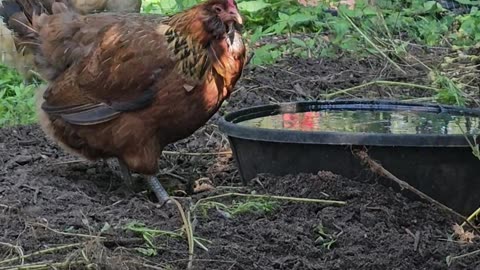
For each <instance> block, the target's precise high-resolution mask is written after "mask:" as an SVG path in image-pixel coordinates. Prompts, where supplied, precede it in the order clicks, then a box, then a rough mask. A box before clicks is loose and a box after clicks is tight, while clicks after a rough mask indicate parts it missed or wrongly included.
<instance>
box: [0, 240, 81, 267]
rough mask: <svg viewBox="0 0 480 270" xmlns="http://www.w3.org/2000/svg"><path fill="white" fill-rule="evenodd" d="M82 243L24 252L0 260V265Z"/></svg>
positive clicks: (77, 244)
mask: <svg viewBox="0 0 480 270" xmlns="http://www.w3.org/2000/svg"><path fill="white" fill-rule="evenodd" d="M83 244H84V243H75V244H68V245H63V246H58V247H53V248H47V249H43V250H39V251H36V252H33V253H30V254H26V255H23V256H17V257H14V258H10V259H6V260H3V261H0V265H2V264H6V263H10V262H14V261H18V260H22V259H26V258H29V257H33V256H36V255H42V254H46V253H52V252H55V251H59V250H63V249H69V248H73V247H78V246H81V245H83Z"/></svg>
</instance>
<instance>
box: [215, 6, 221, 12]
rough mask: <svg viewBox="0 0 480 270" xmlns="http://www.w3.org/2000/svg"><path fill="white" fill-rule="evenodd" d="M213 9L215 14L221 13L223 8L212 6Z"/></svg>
mask: <svg viewBox="0 0 480 270" xmlns="http://www.w3.org/2000/svg"><path fill="white" fill-rule="evenodd" d="M213 9H214V10H215V12H217V13H220V12H222V11H223V8H221V7H220V6H214V7H213Z"/></svg>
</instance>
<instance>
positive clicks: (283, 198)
mask: <svg viewBox="0 0 480 270" xmlns="http://www.w3.org/2000/svg"><path fill="white" fill-rule="evenodd" d="M232 196H233V197H235V196H236V197H247V198H264V199H275V200H284V201H294V202H305V203H320V204H334V205H345V204H347V202H345V201H334V200H322V199H309V198H296V197H286V196H276V195H260V194H244V193H237V192H231V193H225V194H220V195H215V196H211V197H207V198H203V199H200V200H198V201H197V202H196V203H195V205H194V207H193V211H195V209H196V208H197V207H198V205H199V204H200V203H201V202H204V201H210V200H214V199H219V198H224V197H232Z"/></svg>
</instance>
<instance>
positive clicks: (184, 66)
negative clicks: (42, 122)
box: [42, 15, 211, 125]
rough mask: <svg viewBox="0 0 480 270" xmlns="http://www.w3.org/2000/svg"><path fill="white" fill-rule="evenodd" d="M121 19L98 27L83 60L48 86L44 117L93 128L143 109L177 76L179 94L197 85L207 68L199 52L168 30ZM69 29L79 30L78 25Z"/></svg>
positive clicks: (204, 56) (204, 53)
mask: <svg viewBox="0 0 480 270" xmlns="http://www.w3.org/2000/svg"><path fill="white" fill-rule="evenodd" d="M104 16H105V15H104ZM107 16H108V15H107ZM123 18H124V19H118V20H117V21H116V22H115V23H113V24H110V25H108V26H106V27H104V29H103V30H102V31H101V32H99V34H98V36H97V38H96V39H95V41H94V43H93V44H92V45H91V49H90V50H89V53H88V55H87V56H86V57H85V58H84V59H82V60H81V61H79V62H76V63H75V64H74V65H72V66H70V67H69V68H68V69H66V70H65V71H64V72H63V73H62V74H61V75H60V76H58V77H57V78H56V79H55V80H54V81H53V82H52V83H51V84H50V86H49V88H48V90H47V91H46V93H45V95H44V98H45V103H44V104H43V105H42V109H43V110H44V111H45V112H47V113H48V114H50V115H59V116H61V117H62V118H63V119H64V120H65V121H67V122H69V123H71V124H77V125H93V124H98V123H102V122H106V121H109V120H111V119H113V118H115V117H117V116H118V115H119V114H120V113H124V112H129V111H135V110H140V109H143V108H146V107H148V105H150V104H151V102H152V101H153V100H154V98H155V94H156V93H157V91H159V90H161V88H162V84H166V83H168V80H172V79H178V76H181V77H182V79H183V80H182V81H183V82H185V83H184V85H183V89H182V85H179V91H182V90H184V91H190V90H191V89H193V88H194V87H195V86H196V85H198V84H200V83H201V82H202V81H203V78H204V76H205V74H206V71H207V70H208V68H209V67H210V65H211V64H210V62H209V60H208V59H209V58H208V56H207V51H206V50H205V49H203V48H201V47H200V46H198V45H196V44H195V43H193V42H192V41H191V40H190V39H189V38H188V37H183V36H179V35H178V34H177V33H176V32H175V31H174V30H173V29H172V28H170V27H169V26H168V25H165V24H159V23H158V22H155V21H152V20H149V19H148V18H145V19H138V17H137V18H136V20H131V19H129V18H128V16H125V17H123ZM74 24H75V25H77V27H80V28H82V25H80V26H78V24H79V21H76V22H75V23H74ZM64 28H65V25H64ZM77 38H79V40H80V42H81V40H82V39H81V37H77ZM61 44H65V42H63V43H59V45H57V46H61ZM87 44H88V43H87ZM88 46H90V45H87V47H88ZM47 47H48V46H47ZM59 49H61V48H56V50H59ZM77 61H78V60H77Z"/></svg>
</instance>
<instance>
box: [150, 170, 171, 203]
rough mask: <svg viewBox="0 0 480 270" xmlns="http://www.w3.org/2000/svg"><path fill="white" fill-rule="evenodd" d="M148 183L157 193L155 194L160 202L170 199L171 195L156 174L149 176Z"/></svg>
mask: <svg viewBox="0 0 480 270" xmlns="http://www.w3.org/2000/svg"><path fill="white" fill-rule="evenodd" d="M146 180H147V183H148V186H149V187H150V189H151V190H152V191H153V193H155V196H156V197H157V199H158V202H159V203H160V204H164V203H166V202H168V201H169V200H170V197H169V196H168V193H167V191H166V190H165V188H164V187H163V186H162V184H160V181H158V179H157V177H155V176H147V179H146Z"/></svg>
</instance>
